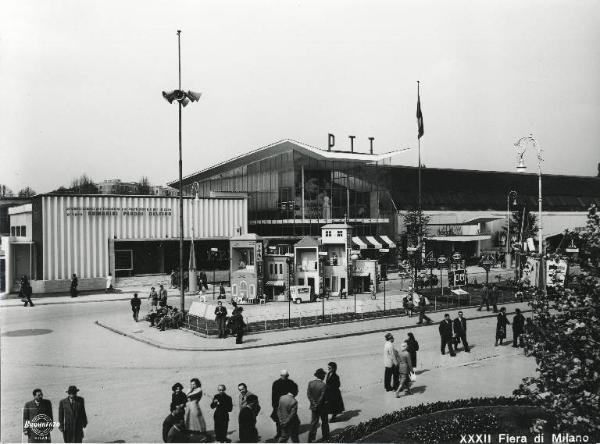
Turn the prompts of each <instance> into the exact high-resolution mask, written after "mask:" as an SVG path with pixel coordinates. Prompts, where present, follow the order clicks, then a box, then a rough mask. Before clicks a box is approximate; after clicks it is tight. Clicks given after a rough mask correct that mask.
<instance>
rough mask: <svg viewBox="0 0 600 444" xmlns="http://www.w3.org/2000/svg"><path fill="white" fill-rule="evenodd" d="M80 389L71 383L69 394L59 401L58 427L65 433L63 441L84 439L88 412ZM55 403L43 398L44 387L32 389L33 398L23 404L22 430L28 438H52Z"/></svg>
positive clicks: (32, 440)
mask: <svg viewBox="0 0 600 444" xmlns="http://www.w3.org/2000/svg"><path fill="white" fill-rule="evenodd" d="M78 392H79V389H78V388H77V387H76V386H74V385H71V386H69V388H68V389H67V397H66V398H64V399H62V400H61V401H60V402H59V404H58V429H59V430H60V432H61V433H62V434H63V440H64V442H82V441H83V436H84V432H83V429H85V428H86V427H87V424H88V420H87V414H86V412H85V400H84V399H83V398H82V397H81V396H78V395H77V393H78ZM54 424H55V422H54V415H53V413H52V403H51V402H50V401H49V400H48V399H44V393H43V392H42V389H39V388H36V389H34V390H33V400H31V401H28V402H27V403H25V407H23V434H24V435H26V436H27V438H28V442H51V435H50V433H51V431H52V429H53V427H54Z"/></svg>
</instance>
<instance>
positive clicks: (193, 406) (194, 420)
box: [184, 378, 206, 436]
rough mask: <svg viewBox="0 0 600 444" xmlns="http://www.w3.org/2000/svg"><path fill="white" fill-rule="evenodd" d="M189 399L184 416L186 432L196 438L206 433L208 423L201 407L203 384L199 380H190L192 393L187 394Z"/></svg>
mask: <svg viewBox="0 0 600 444" xmlns="http://www.w3.org/2000/svg"><path fill="white" fill-rule="evenodd" d="M187 399H188V402H187V404H186V405H185V416H184V418H185V428H186V430H187V431H188V432H190V434H193V435H196V436H197V435H200V434H204V433H206V422H205V421H204V416H203V415H202V410H200V405H199V403H200V400H201V399H202V384H200V380H199V379H198V378H192V379H191V380H190V391H189V392H188V393H187Z"/></svg>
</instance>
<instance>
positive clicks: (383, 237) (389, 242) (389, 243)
mask: <svg viewBox="0 0 600 444" xmlns="http://www.w3.org/2000/svg"><path fill="white" fill-rule="evenodd" d="M377 238H378V239H381V240H382V241H383V242H384V243H386V244H387V247H388V248H396V244H395V243H394V242H393V241H392V240H391V239H390V238H389V237H387V236H386V235H385V234H382V235H381V236H377Z"/></svg>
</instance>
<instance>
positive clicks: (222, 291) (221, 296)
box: [218, 282, 227, 299]
mask: <svg viewBox="0 0 600 444" xmlns="http://www.w3.org/2000/svg"><path fill="white" fill-rule="evenodd" d="M226 298H227V297H226V293H225V286H224V285H223V282H221V284H220V285H219V297H218V299H226Z"/></svg>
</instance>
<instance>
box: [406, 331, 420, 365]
mask: <svg viewBox="0 0 600 444" xmlns="http://www.w3.org/2000/svg"><path fill="white" fill-rule="evenodd" d="M404 342H406V351H408V354H409V355H410V361H411V364H412V366H413V368H416V367H417V352H418V351H419V343H418V342H417V340H416V339H415V335H413V334H412V333H410V332H409V333H408V339H406V340H405V341H404Z"/></svg>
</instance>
